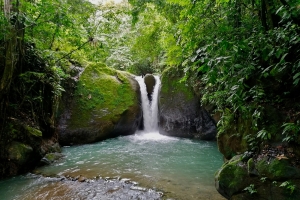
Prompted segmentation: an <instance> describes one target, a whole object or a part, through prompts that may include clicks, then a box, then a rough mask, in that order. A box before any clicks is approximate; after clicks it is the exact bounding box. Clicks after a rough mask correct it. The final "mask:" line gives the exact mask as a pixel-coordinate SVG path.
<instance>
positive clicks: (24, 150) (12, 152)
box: [8, 142, 33, 165]
mask: <svg viewBox="0 0 300 200" xmlns="http://www.w3.org/2000/svg"><path fill="white" fill-rule="evenodd" d="M32 151H33V149H32V147H31V146H29V145H26V144H23V143H20V142H12V143H11V145H10V146H9V148H8V159H9V160H13V161H15V162H16V163H18V164H20V165H22V164H24V163H26V161H27V160H28V159H29V157H30V154H31V153H32Z"/></svg>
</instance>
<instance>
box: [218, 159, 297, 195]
mask: <svg viewBox="0 0 300 200" xmlns="http://www.w3.org/2000/svg"><path fill="white" fill-rule="evenodd" d="M299 175H300V171H299V168H298V167H295V166H293V164H292V162H291V161H289V159H280V157H278V158H271V157H270V156H268V155H265V154H261V155H258V158H254V157H253V158H249V159H248V160H247V159H245V154H244V156H242V155H236V156H234V157H233V158H231V159H230V160H229V161H227V162H225V163H224V164H223V166H222V167H221V169H220V170H218V171H217V172H216V174H215V186H216V189H217V191H218V192H219V193H220V194H221V195H223V196H224V197H225V198H227V199H232V200H238V199H243V200H251V199H258V200H260V199H261V200H262V199H270V200H284V199H295V200H296V199H298V198H299V195H300V189H299V188H300V180H299Z"/></svg>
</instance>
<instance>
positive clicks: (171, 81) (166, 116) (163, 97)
mask: <svg viewBox="0 0 300 200" xmlns="http://www.w3.org/2000/svg"><path fill="white" fill-rule="evenodd" d="M176 73H177V74H176ZM180 75H181V74H180V73H178V72H176V71H175V68H169V69H167V70H165V71H164V72H163V74H162V77H161V85H162V86H161V91H160V96H159V116H160V117H159V131H160V133H161V134H164V135H170V136H178V137H187V138H199V139H202V140H213V139H215V136H216V132H217V129H216V124H215V122H214V120H213V119H212V118H211V117H210V115H209V114H208V112H207V111H206V110H205V109H204V108H202V107H201V106H200V101H199V98H198V97H197V96H196V95H195V94H194V93H193V89H192V87H191V86H188V85H186V84H185V83H183V82H180V77H182V76H180Z"/></svg>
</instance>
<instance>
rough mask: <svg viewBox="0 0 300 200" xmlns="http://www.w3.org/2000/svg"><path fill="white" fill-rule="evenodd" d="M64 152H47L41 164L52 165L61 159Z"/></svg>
mask: <svg viewBox="0 0 300 200" xmlns="http://www.w3.org/2000/svg"><path fill="white" fill-rule="evenodd" d="M62 157H63V154H61V153H58V152H55V153H48V154H46V155H45V156H44V157H43V158H42V159H41V161H40V165H50V164H52V163H54V162H55V161H57V160H59V159H61V158H62Z"/></svg>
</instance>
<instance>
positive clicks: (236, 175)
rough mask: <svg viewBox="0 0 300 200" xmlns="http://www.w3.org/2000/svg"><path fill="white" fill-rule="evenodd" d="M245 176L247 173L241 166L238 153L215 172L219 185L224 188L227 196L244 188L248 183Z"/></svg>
mask: <svg viewBox="0 0 300 200" xmlns="http://www.w3.org/2000/svg"><path fill="white" fill-rule="evenodd" d="M247 177H248V173H247V171H246V170H245V169H244V167H243V166H242V162H241V156H239V155H238V156H235V157H233V158H232V159H231V160H230V161H228V162H226V163H224V164H223V166H222V167H221V169H220V170H219V171H218V173H217V174H216V178H217V180H218V184H219V187H220V188H223V189H226V193H227V194H228V195H229V196H231V195H232V194H234V193H236V192H237V191H240V190H242V189H243V188H245V186H246V185H247V184H248V183H247V182H246V179H247Z"/></svg>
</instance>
